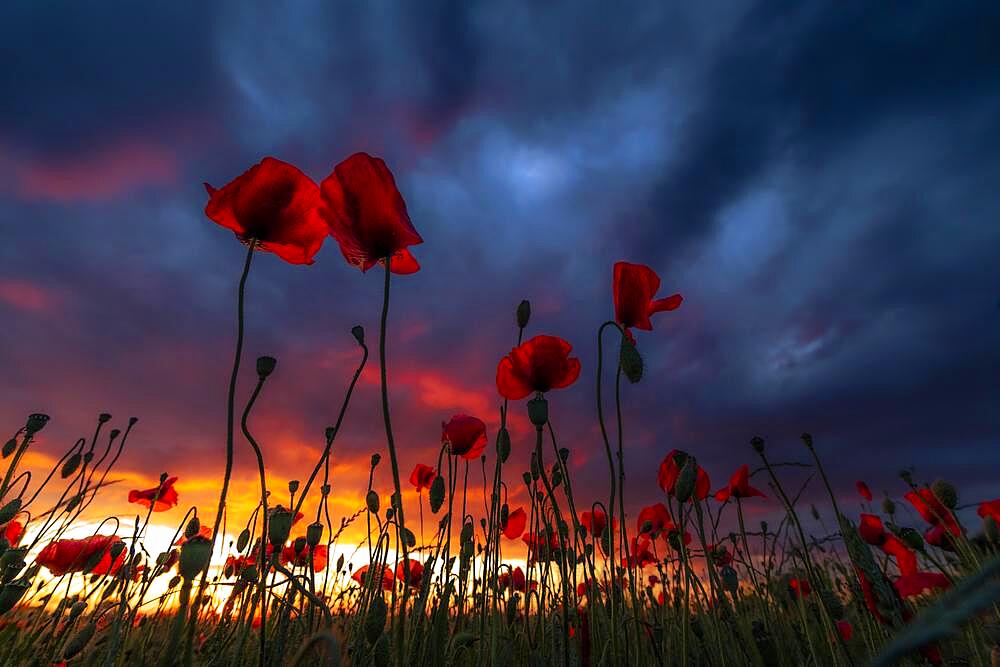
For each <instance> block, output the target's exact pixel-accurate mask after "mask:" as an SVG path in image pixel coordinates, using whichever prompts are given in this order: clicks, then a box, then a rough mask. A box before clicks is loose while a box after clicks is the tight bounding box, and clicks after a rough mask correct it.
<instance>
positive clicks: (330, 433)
mask: <svg viewBox="0 0 1000 667" xmlns="http://www.w3.org/2000/svg"><path fill="white" fill-rule="evenodd" d="M323 435H325V436H326V441H327V443H331V442H333V437H334V436H335V435H337V429H335V428H334V427H332V426H327V427H326V430H324V431H323Z"/></svg>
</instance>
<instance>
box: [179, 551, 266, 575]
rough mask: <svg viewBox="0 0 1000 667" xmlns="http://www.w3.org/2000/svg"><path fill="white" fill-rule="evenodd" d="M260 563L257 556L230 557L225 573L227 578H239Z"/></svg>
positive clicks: (224, 568)
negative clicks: (245, 571) (244, 571)
mask: <svg viewBox="0 0 1000 667" xmlns="http://www.w3.org/2000/svg"><path fill="white" fill-rule="evenodd" d="M175 553H176V552H175ZM258 561H259V559H258V558H257V556H229V557H227V558H226V564H225V567H223V572H224V573H225V574H226V576H227V577H232V576H239V575H240V574H242V573H243V570H247V569H249V568H251V567H257V563H258ZM168 569H169V568H168Z"/></svg>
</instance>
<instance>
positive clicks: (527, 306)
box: [517, 299, 531, 329]
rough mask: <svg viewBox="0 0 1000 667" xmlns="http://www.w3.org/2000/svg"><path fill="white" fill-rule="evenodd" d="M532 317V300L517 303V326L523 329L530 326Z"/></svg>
mask: <svg viewBox="0 0 1000 667" xmlns="http://www.w3.org/2000/svg"><path fill="white" fill-rule="evenodd" d="M530 319H531V302H530V301H528V300H527V299H525V300H523V301H522V302H521V303H519V304H517V328H518V329H523V328H525V327H526V326H528V321H529V320H530Z"/></svg>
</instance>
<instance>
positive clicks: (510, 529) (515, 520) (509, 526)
mask: <svg viewBox="0 0 1000 667" xmlns="http://www.w3.org/2000/svg"><path fill="white" fill-rule="evenodd" d="M527 524H528V515H527V514H526V513H525V511H524V509H523V508H521V507H518V508H517V509H516V510H514V511H513V512H510V513H509V514H508V515H507V520H506V521H504V522H503V523H502V525H501V526H500V529H501V530H502V531H503V534H504V537H506V538H507V539H508V540H516V539H517V538H519V537H520V536H521V533H523V532H524V527H525V526H526V525H527Z"/></svg>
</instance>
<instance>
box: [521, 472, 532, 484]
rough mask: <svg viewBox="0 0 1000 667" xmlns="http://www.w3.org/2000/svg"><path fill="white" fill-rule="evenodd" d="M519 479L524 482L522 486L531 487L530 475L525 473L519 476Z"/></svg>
mask: <svg viewBox="0 0 1000 667" xmlns="http://www.w3.org/2000/svg"><path fill="white" fill-rule="evenodd" d="M521 479H523V480H524V485H525V486H531V473H527V472H526V473H523V474H522V475H521Z"/></svg>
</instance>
